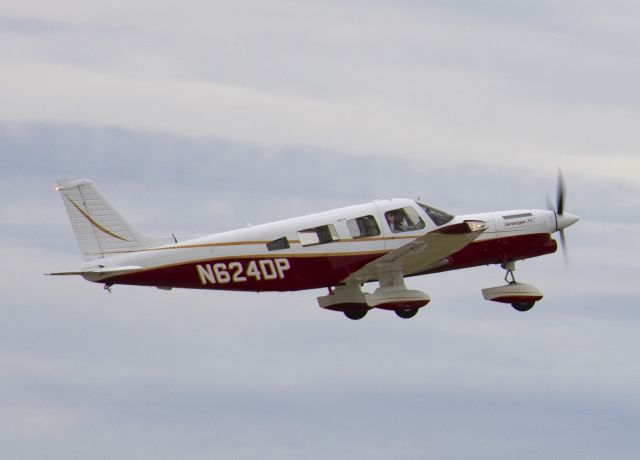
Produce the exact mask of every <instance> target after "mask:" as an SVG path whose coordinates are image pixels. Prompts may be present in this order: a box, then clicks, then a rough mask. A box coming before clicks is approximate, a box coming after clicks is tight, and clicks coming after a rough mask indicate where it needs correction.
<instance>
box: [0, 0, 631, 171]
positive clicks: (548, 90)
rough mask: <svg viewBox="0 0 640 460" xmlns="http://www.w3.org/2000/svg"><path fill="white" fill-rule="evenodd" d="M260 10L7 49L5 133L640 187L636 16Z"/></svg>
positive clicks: (96, 11)
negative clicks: (170, 139) (408, 161)
mask: <svg viewBox="0 0 640 460" xmlns="http://www.w3.org/2000/svg"><path fill="white" fill-rule="evenodd" d="M247 5H251V8H246V9H244V10H237V9H234V8H230V7H228V6H226V5H220V4H215V5H205V4H201V3H196V4H194V8H195V9H190V8H182V7H181V8H180V9H175V8H172V7H170V6H166V5H165V6H162V7H160V6H156V5H154V6H153V7H150V8H149V9H148V10H149V11H146V10H145V8H146V7H147V6H149V4H148V3H146V2H139V3H134V4H133V5H131V10H129V9H127V11H126V12H120V11H115V10H114V9H111V8H108V7H106V6H105V5H102V4H100V3H98V4H95V5H93V6H92V8H90V9H89V8H86V6H84V5H80V4H78V5H76V6H75V8H74V10H73V15H72V16H71V17H69V18H67V19H66V21H67V23H68V24H69V30H65V31H63V32H61V33H57V34H54V36H53V37H50V36H46V37H44V36H39V35H37V34H30V35H28V36H26V37H25V36H24V34H18V33H16V34H12V33H11V31H7V34H8V38H9V40H6V41H4V43H5V45H4V48H5V49H4V50H3V51H5V52H6V55H7V65H6V66H5V67H6V68H5V71H4V72H3V73H2V76H0V94H2V99H3V101H5V103H4V104H3V106H2V107H0V118H1V119H4V120H13V121H18V120H20V121H33V120H43V121H57V122H71V123H93V124H97V125H117V126H121V127H125V128H130V129H145V130H152V131H163V132H168V133H173V134H177V135H188V136H194V135H197V136H214V137H219V138H224V139H232V140H235V141H237V142H252V143H256V144H260V145H267V146H271V147H274V148H278V147H280V146H282V145H290V144H294V145H307V146H322V147H324V148H328V149H332V150H337V151H341V152H350V153H359V154H364V155H368V154H372V153H373V154H378V155H384V156H388V157H393V158H398V157H405V158H422V157H424V156H427V157H428V158H429V159H430V160H431V161H432V162H434V163H437V162H441V161H445V160H446V159H447V158H449V157H454V158H457V159H459V160H461V161H469V160H476V159H477V158H479V157H482V159H483V162H485V163H486V164H488V165H491V166H499V165H507V166H517V165H521V164H524V163H526V164H527V167H529V168H537V169H538V170H542V169H543V168H544V167H546V165H547V164H548V163H550V162H552V163H555V164H558V165H560V166H562V167H564V168H565V169H567V168H568V167H575V168H576V169H579V171H580V173H581V174H589V175H591V176H594V177H596V176H602V175H606V176H607V177H612V178H624V179H626V180H628V181H630V182H632V183H636V181H637V178H636V177H635V176H634V175H633V174H631V173H630V172H629V171H632V170H635V169H637V167H638V164H637V157H638V155H637V151H638V147H639V146H640V139H639V138H638V134H637V130H636V129H635V126H636V125H637V123H638V116H639V112H638V101H637V99H636V98H635V96H634V95H635V94H636V91H634V88H635V81H636V80H637V79H638V73H639V70H640V69H639V67H638V62H637V59H635V58H634V56H635V55H636V54H637V53H636V51H637V50H636V48H635V45H634V43H637V42H638V40H636V39H635V38H636V37H635V35H634V33H636V34H637V32H636V31H637V30H638V29H637V28H636V29H633V28H632V27H621V28H617V27H615V23H613V22H612V21H613V20H614V19H615V18H619V17H621V16H622V15H623V13H624V14H625V15H627V16H632V15H629V9H630V8H632V6H631V5H629V4H626V3H617V4H614V5H612V6H610V7H608V9H607V10H606V11H603V10H602V9H601V8H600V7H599V6H598V5H597V4H595V3H594V4H588V5H586V6H581V7H580V9H581V10H582V11H583V15H581V16H580V17H579V18H577V17H576V15H575V14H572V12H573V11H575V9H576V8H577V5H576V4H575V3H573V2H565V3H560V4H557V3H553V4H551V3H542V4H538V5H536V6H535V7H534V6H529V7H528V8H527V11H526V14H524V15H523V12H522V11H521V9H520V8H521V6H519V7H518V8H517V10H516V9H514V8H512V7H508V6H505V5H503V4H502V3H500V2H498V3H494V4H490V5H489V6H488V7H487V9H486V10H485V9H479V8H477V7H476V6H474V5H471V4H469V3H468V2H458V3H454V4H452V5H448V4H447V5H444V4H442V3H435V4H429V5H422V4H420V5H418V4H416V3H412V2H405V3H402V4H400V5H396V4H394V5H391V4H388V3H385V2H377V3H373V4H370V5H368V8H366V9H363V8H361V6H360V5H359V4H358V3H357V2H354V3H349V2H346V3H345V2H341V3H339V4H338V3H329V4H323V5H315V4H313V3H299V2H296V3H295V4H292V3H275V4H264V5H262V6H260V7H258V8H256V7H255V5H253V4H250V3H248V4H247ZM142 11H146V12H147V13H148V14H147V15H146V16H145V21H144V23H143V24H140V23H139V21H137V20H136V17H137V15H138V14H141V13H142ZM194 11H198V12H199V14H197V15H194V14H193V12H194ZM8 13H11V14H13V15H14V16H13V17H21V18H23V19H20V21H23V22H25V21H26V22H28V21H31V20H32V21H47V20H50V21H61V20H62V19H61V18H60V17H61V16H62V15H63V14H64V13H65V11H64V10H62V11H54V10H50V9H47V8H44V9H42V10H39V11H38V12H37V13H36V12H35V10H34V9H33V8H31V7H30V6H29V4H27V5H26V6H24V7H22V6H20V7H18V6H16V5H14V6H13V8H12V9H10V10H9V11H8ZM20 15H22V16H20ZM196 16H197V17H196ZM10 17H11V16H10ZM275 31H277V32H275ZM0 46H2V45H0ZM610 155H615V156H616V159H617V161H616V165H615V166H613V165H609V164H607V160H606V158H608V157H609V156H610Z"/></svg>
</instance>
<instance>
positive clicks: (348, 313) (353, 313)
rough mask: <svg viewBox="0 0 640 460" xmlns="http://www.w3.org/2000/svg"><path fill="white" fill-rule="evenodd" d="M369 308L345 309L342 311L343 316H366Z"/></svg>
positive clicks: (356, 317)
mask: <svg viewBox="0 0 640 460" xmlns="http://www.w3.org/2000/svg"><path fill="white" fill-rule="evenodd" d="M368 311H369V310H347V311H345V312H344V316H346V317H347V318H349V319H353V320H358V319H362V318H364V317H365V316H367V312H368Z"/></svg>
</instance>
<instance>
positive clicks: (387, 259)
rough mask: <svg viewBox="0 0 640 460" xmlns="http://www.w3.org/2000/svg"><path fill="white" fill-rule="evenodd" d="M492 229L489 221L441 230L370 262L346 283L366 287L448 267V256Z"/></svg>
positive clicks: (465, 223)
mask: <svg viewBox="0 0 640 460" xmlns="http://www.w3.org/2000/svg"><path fill="white" fill-rule="evenodd" d="M488 228H489V226H488V225H487V224H486V223H485V222H482V221H476V220H466V221H464V222H462V223H458V224H453V225H448V226H445V227H441V228H438V229H436V230H433V231H431V232H429V233H427V234H425V235H422V236H421V237H419V238H416V239H415V240H413V241H412V242H410V243H408V244H405V245H404V246H401V247H399V248H398V249H395V250H393V251H391V252H389V253H387V254H385V255H384V256H382V257H380V258H378V259H376V260H374V261H372V262H370V263H368V264H367V265H365V266H364V267H362V268H361V269H360V270H358V271H357V272H355V273H352V274H351V275H349V276H348V277H347V278H346V279H345V280H344V282H345V283H347V284H362V283H364V282H367V281H371V280H378V279H381V278H382V277H384V275H392V274H402V276H403V277H404V276H409V275H413V274H416V273H420V272H422V271H424V270H427V269H429V268H435V267H438V266H442V265H445V264H446V263H447V259H446V257H447V256H449V255H451V254H454V253H456V252H458V251H459V250H461V249H462V248H464V247H465V246H467V245H468V244H469V243H471V242H472V241H473V240H475V239H476V238H478V237H479V236H480V235H481V234H482V233H483V232H485V231H486V230H487V229H488Z"/></svg>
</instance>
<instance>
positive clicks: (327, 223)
mask: <svg viewBox="0 0 640 460" xmlns="http://www.w3.org/2000/svg"><path fill="white" fill-rule="evenodd" d="M467 220H471V221H483V222H486V224H487V225H488V229H487V230H486V231H485V232H484V233H483V234H482V235H480V236H479V237H478V238H477V239H476V240H475V241H473V242H472V243H470V244H469V245H467V246H466V247H464V248H463V249H461V250H460V251H458V252H456V253H454V254H451V255H449V256H447V257H446V259H444V260H442V261H441V262H439V263H438V264H437V265H435V266H433V267H430V268H429V269H427V270H424V271H421V272H418V273H411V274H409V275H408V276H415V275H421V274H426V273H433V272H438V271H445V270H454V269H459V268H467V267H473V266H479V265H487V264H500V263H505V262H509V261H514V260H522V259H527V258H530V257H537V256H541V255H544V254H549V253H553V252H555V251H556V249H557V244H556V242H555V240H554V239H553V238H552V237H551V234H552V233H553V232H555V231H556V230H558V223H557V217H556V213H555V212H554V211H549V210H515V211H500V212H489V213H480V214H469V215H460V216H450V215H448V214H447V213H444V212H442V211H439V210H437V209H435V208H433V207H430V206H427V205H424V204H422V203H419V202H416V201H413V200H408V199H392V200H380V201H374V202H371V203H366V204H361V205H356V206H349V207H345V208H340V209H335V210H331V211H327V212H322V213H318V214H312V215H308V216H303V217H298V218H293V219H287V220H282V221H278V222H273V223H268V224H262V225H256V226H252V227H248V228H242V229H238V230H233V231H228V232H224V233H218V234H213V235H209V236H205V237H199V238H194V239H189V240H185V241H180V242H178V243H176V244H171V245H164V246H159V247H154V248H146V249H140V250H131V251H126V252H125V251H122V250H120V251H113V252H112V253H109V254H105V257H103V258H100V259H96V260H92V261H90V262H88V263H86V264H85V265H84V266H83V270H90V269H94V268H96V267H111V266H115V267H117V266H123V267H126V266H137V267H142V269H141V270H138V271H135V272H133V273H126V274H118V275H116V276H113V275H108V274H95V273H87V274H85V275H84V276H85V278H86V279H88V280H90V281H96V282H101V283H105V284H108V285H111V284H131V285H147V286H157V287H160V288H167V289H168V288H174V287H176V288H178V287H179V288H195V289H225V290H237V291H256V292H260V291H292V290H300V289H313V288H320V287H330V286H336V285H340V284H341V283H342V282H343V280H345V279H346V278H347V277H348V276H349V275H351V274H353V273H355V272H357V271H358V270H359V269H360V268H362V267H364V266H365V265H367V264H368V263H370V262H372V261H374V260H376V259H377V258H379V257H381V256H383V255H385V254H387V253H389V252H390V251H393V250H395V249H398V248H400V247H401V246H403V245H406V244H408V243H410V242H411V241H413V240H415V239H416V238H419V237H421V236H423V235H425V234H426V233H428V232H430V231H433V230H435V229H437V228H439V227H442V226H445V225H451V224H455V223H461V222H464V221H467ZM370 281H373V280H370Z"/></svg>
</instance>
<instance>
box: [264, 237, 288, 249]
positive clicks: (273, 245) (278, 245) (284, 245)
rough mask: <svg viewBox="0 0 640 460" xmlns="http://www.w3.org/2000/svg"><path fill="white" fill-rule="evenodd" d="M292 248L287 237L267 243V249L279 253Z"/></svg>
mask: <svg viewBox="0 0 640 460" xmlns="http://www.w3.org/2000/svg"><path fill="white" fill-rule="evenodd" d="M290 247H291V246H290V245H289V240H288V239H287V237H286V236H283V237H282V238H278V239H277V240H273V241H269V242H268V243H267V249H268V250H269V251H277V250H279V249H289V248H290Z"/></svg>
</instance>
